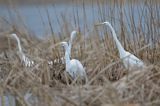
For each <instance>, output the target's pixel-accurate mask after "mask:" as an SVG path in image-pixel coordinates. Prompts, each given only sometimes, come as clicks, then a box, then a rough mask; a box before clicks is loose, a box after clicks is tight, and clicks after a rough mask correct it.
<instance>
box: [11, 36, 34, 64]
mask: <svg viewBox="0 0 160 106" xmlns="http://www.w3.org/2000/svg"><path fill="white" fill-rule="evenodd" d="M11 37H13V38H15V39H16V41H17V45H18V50H19V52H18V54H19V58H20V60H21V61H22V62H23V63H24V64H25V66H26V67H30V66H32V65H33V64H34V62H33V61H31V60H29V59H28V58H27V57H26V56H25V54H24V53H23V51H22V47H21V43H20V40H19V37H18V36H17V35H16V34H14V33H13V34H11Z"/></svg>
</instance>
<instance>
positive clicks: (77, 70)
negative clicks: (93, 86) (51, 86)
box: [60, 42, 87, 79]
mask: <svg viewBox="0 0 160 106" xmlns="http://www.w3.org/2000/svg"><path fill="white" fill-rule="evenodd" d="M60 44H61V45H62V46H63V47H64V49H65V63H66V71H67V72H68V73H69V74H70V75H71V77H72V78H73V79H75V78H77V77H80V78H82V79H84V78H86V77H87V76H86V72H85V69H84V68H83V65H82V64H81V62H80V61H79V60H76V59H72V60H70V56H69V51H68V50H69V49H68V47H69V46H68V43H67V42H61V43H60Z"/></svg>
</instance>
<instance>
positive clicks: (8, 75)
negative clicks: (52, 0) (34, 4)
mask: <svg viewBox="0 0 160 106" xmlns="http://www.w3.org/2000/svg"><path fill="white" fill-rule="evenodd" d="M73 3H75V5H77V6H78V5H80V6H81V7H82V10H83V13H82V14H81V13H80V12H79V10H78V9H77V8H76V7H74V8H73V17H74V18H73V22H70V21H69V20H67V18H66V17H67V14H62V18H61V19H59V17H57V20H56V21H58V23H59V26H60V28H61V29H62V31H61V32H60V33H59V34H58V36H57V35H56V33H55V31H54V27H53V26H54V23H52V22H53V20H52V17H51V16H50V13H49V12H48V10H47V8H45V10H46V14H47V18H48V26H49V31H50V32H51V35H52V36H51V37H48V38H46V39H43V40H39V39H37V38H30V37H28V36H27V35H28V34H24V32H23V30H21V29H19V28H18V27H14V32H15V31H16V32H18V33H19V34H22V35H25V36H20V39H21V41H22V44H23V47H24V48H25V49H26V50H25V51H26V54H27V55H28V56H29V57H30V58H32V59H33V60H34V61H35V63H36V64H35V65H34V66H33V67H31V68H26V67H24V66H23V65H21V64H20V60H19V59H18V56H16V55H13V56H8V55H11V54H12V53H13V52H11V51H10V52H9V51H7V53H6V52H5V53H6V55H7V58H6V57H5V56H2V57H1V58H2V59H1V60H0V63H1V64H0V67H1V70H0V73H1V74H0V77H1V79H0V95H1V103H2V105H3V104H5V100H4V99H5V98H4V97H5V96H6V95H12V96H13V97H15V99H16V105H20V106H26V105H31V106H32V105H35V106H39V105H40V106H44V105H48V106H53V105H58V106H59V105H60V106H61V105H65V106H71V105H73V106H77V105H80V106H83V105H89V106H93V105H95V106H100V105H101V106H109V104H110V105H112V104H113V106H124V105H125V104H126V105H127V104H137V105H152V106H153V105H157V106H158V105H159V104H160V91H159V89H160V81H159V77H160V63H159V61H160V39H159V19H160V18H159V2H157V3H154V2H152V1H151V0H150V1H147V0H146V1H145V0H144V1H141V3H140V4H138V3H134V2H133V1H131V2H116V1H115V0H114V1H111V2H109V1H99V0H96V1H95V0H90V2H89V3H90V5H92V8H93V13H91V14H90V15H92V16H93V19H94V20H93V21H94V22H93V23H92V25H89V24H88V23H89V22H88V21H89V20H87V15H89V14H86V8H87V5H88V4H86V2H85V1H84V0H83V1H73ZM108 3H110V5H108ZM95 4H96V5H95ZM104 4H107V7H106V5H104ZM10 5H12V4H10ZM125 5H127V6H128V8H127V9H126V8H125ZM94 6H97V8H98V14H99V15H98V16H95V14H94V9H95V7H94ZM117 8H118V9H117ZM134 9H136V12H138V16H136V18H135V10H134ZM53 10H54V12H56V8H55V7H54V5H53ZM17 13H18V12H17ZM39 14H41V12H39ZM80 15H83V19H82V20H83V21H84V22H85V23H84V25H83V27H81V25H80V22H81V20H80V18H79V17H80ZM22 17H23V16H22ZM22 17H21V15H20V14H19V15H18V18H22ZM22 19H23V18H22ZM105 20H108V21H110V22H111V23H112V25H113V26H114V28H115V30H116V33H117V36H118V38H119V40H120V41H121V43H122V45H123V46H124V48H125V49H126V50H128V51H130V52H132V53H133V54H135V55H136V56H138V57H139V58H141V59H142V60H143V61H144V62H145V63H146V66H147V67H146V68H145V69H143V71H142V70H137V71H135V72H131V73H128V72H127V70H126V69H125V68H124V66H123V64H122V60H120V59H119V55H118V50H117V48H116V46H115V42H114V41H113V38H112V35H111V33H110V30H109V29H108V28H106V27H101V28H97V27H94V24H96V23H98V22H102V21H105ZM42 21H43V20H42ZM43 25H44V24H43ZM90 26H92V27H90ZM73 27H74V28H75V27H76V28H79V30H80V32H81V35H80V36H78V37H77V39H76V40H75V42H74V44H73V48H72V58H77V59H79V60H80V61H81V62H82V64H83V65H84V66H85V68H86V72H87V75H88V79H89V81H88V82H87V83H86V84H82V85H81V84H78V83H76V81H73V80H72V79H71V78H70V76H69V75H68V74H67V73H66V72H65V66H64V65H63V64H62V63H61V62H60V63H54V64H53V65H48V64H47V61H48V60H53V61H54V60H55V59H59V58H61V57H63V56H64V51H63V49H61V47H59V46H55V45H56V44H57V43H59V42H60V41H63V40H68V39H69V33H70V32H71V30H72V28H73ZM25 30H26V29H25ZM2 34H3V33H2ZM5 34H6V33H5ZM6 35H7V34H6ZM22 39H24V40H26V41H24V40H22ZM24 42H28V43H24ZM30 42H32V43H30ZM27 97H28V98H27ZM128 106H130V105H128Z"/></svg>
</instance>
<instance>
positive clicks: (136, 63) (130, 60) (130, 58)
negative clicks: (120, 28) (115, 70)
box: [97, 21, 145, 70]
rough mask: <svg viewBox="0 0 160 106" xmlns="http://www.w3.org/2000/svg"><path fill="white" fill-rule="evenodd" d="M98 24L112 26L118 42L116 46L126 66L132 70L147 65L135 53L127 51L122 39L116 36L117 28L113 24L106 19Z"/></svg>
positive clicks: (114, 36) (114, 37) (115, 39)
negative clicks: (121, 41)
mask: <svg viewBox="0 0 160 106" xmlns="http://www.w3.org/2000/svg"><path fill="white" fill-rule="evenodd" d="M97 25H107V26H109V28H111V32H112V35H113V39H114V41H115V43H116V46H117V48H118V51H119V56H120V59H122V61H123V64H124V66H125V68H127V69H129V70H130V69H131V70H132V69H135V68H142V67H144V66H145V65H144V63H143V62H142V60H140V59H139V58H137V57H136V56H135V55H133V54H131V53H130V52H128V51H126V50H125V49H124V48H123V47H122V45H121V43H120V41H119V40H118V38H117V36H116V33H115V30H114V29H113V27H112V25H111V24H110V23H109V22H107V21H106V22H103V23H100V24H97Z"/></svg>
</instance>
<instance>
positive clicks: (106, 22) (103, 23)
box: [95, 21, 109, 26]
mask: <svg viewBox="0 0 160 106" xmlns="http://www.w3.org/2000/svg"><path fill="white" fill-rule="evenodd" d="M105 24H106V25H107V24H109V22H108V21H105V22H102V23H98V24H96V25H95V26H100V25H105Z"/></svg>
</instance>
